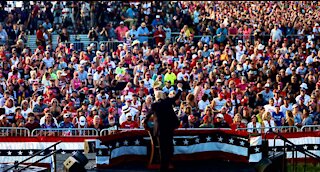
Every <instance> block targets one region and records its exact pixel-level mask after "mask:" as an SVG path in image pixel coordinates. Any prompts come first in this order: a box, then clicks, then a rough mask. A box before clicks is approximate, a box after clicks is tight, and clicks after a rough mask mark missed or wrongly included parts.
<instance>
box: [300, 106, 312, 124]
mask: <svg viewBox="0 0 320 172" xmlns="http://www.w3.org/2000/svg"><path fill="white" fill-rule="evenodd" d="M312 124H313V121H312V118H311V117H310V114H309V110H308V109H304V110H303V112H302V126H306V125H312Z"/></svg>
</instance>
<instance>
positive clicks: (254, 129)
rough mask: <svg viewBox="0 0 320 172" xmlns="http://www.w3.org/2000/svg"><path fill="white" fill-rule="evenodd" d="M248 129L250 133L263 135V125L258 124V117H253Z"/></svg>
mask: <svg viewBox="0 0 320 172" xmlns="http://www.w3.org/2000/svg"><path fill="white" fill-rule="evenodd" d="M247 128H248V130H247V131H248V132H249V133H254V134H258V133H261V124H260V123H259V122H258V120H257V116H256V115H252V116H251V122H249V123H248V125H247Z"/></svg>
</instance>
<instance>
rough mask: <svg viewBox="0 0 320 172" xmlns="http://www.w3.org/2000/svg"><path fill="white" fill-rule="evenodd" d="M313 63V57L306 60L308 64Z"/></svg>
mask: <svg viewBox="0 0 320 172" xmlns="http://www.w3.org/2000/svg"><path fill="white" fill-rule="evenodd" d="M311 63H313V57H312V56H311V55H310V56H308V57H307V58H306V64H311Z"/></svg>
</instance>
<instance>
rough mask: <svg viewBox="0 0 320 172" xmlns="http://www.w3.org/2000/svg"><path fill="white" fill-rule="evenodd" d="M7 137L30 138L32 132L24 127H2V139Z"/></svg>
mask: <svg viewBox="0 0 320 172" xmlns="http://www.w3.org/2000/svg"><path fill="white" fill-rule="evenodd" d="M6 136H15V137H29V136H30V130H29V129H28V128H22V127H0V137H6Z"/></svg>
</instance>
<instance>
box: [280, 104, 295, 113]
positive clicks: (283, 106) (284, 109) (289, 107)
mask: <svg viewBox="0 0 320 172" xmlns="http://www.w3.org/2000/svg"><path fill="white" fill-rule="evenodd" d="M288 110H290V111H292V105H291V104H289V105H288V107H286V106H285V105H281V106H280V112H282V113H283V114H286V112H287V111H288Z"/></svg>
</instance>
